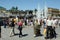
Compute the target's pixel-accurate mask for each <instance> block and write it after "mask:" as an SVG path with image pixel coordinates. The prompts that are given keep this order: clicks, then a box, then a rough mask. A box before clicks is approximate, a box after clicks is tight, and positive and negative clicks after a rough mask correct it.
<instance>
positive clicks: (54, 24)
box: [53, 19, 57, 38]
mask: <svg viewBox="0 0 60 40" xmlns="http://www.w3.org/2000/svg"><path fill="white" fill-rule="evenodd" d="M56 23H57V22H56V21H55V19H53V34H54V35H53V36H54V37H55V38H56V34H57V33H56V31H55V29H56V27H57V26H56Z"/></svg>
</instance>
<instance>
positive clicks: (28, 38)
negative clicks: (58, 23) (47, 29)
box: [0, 26, 60, 40]
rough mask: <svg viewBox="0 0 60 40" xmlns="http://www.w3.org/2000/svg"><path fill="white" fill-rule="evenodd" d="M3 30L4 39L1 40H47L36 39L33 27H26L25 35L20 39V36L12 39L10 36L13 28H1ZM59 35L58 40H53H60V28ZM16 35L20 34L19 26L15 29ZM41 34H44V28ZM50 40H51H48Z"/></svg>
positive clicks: (41, 37) (24, 29)
mask: <svg viewBox="0 0 60 40" xmlns="http://www.w3.org/2000/svg"><path fill="white" fill-rule="evenodd" d="M1 28H2V34H1V35H2V37H1V38H0V39H1V40H45V39H44V36H39V37H34V36H33V35H34V31H33V27H31V26H25V28H23V35H24V36H22V37H20V38H19V36H18V35H15V36H12V37H10V36H9V34H10V29H11V28H8V27H7V28H4V27H3V26H2V27H1ZM56 31H57V33H58V35H57V38H56V39H55V38H53V39H51V40H60V27H58V28H57V29H56ZM15 33H16V34H17V33H19V31H18V29H17V26H16V28H15ZM41 33H43V28H41ZM48 40H49V39H48Z"/></svg>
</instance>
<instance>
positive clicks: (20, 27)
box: [18, 20, 23, 37]
mask: <svg viewBox="0 0 60 40" xmlns="http://www.w3.org/2000/svg"><path fill="white" fill-rule="evenodd" d="M22 25H23V22H22V21H21V20H19V22H18V30H19V37H20V36H22Z"/></svg>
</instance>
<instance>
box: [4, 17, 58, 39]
mask: <svg viewBox="0 0 60 40" xmlns="http://www.w3.org/2000/svg"><path fill="white" fill-rule="evenodd" d="M57 23H58V21H57V20H56V19H54V18H52V17H51V16H49V17H48V18H45V19H33V20H32V19H31V20H28V19H18V20H16V19H14V18H12V19H11V20H10V21H9V23H7V21H6V20H4V22H3V25H4V28H6V25H7V24H8V25H9V26H10V27H11V31H10V37H11V36H12V35H15V31H14V28H15V25H18V30H19V37H20V36H22V28H23V27H22V26H23V25H28V26H30V25H31V26H33V29H34V37H36V36H42V33H41V27H42V26H43V28H44V35H45V39H49V38H53V37H55V38H56V34H57V33H56V31H55V29H56V28H57V25H58V24H57Z"/></svg>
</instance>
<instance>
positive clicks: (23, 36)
mask: <svg viewBox="0 0 60 40" xmlns="http://www.w3.org/2000/svg"><path fill="white" fill-rule="evenodd" d="M17 35H19V33H16V34H15V35H13V36H17ZM25 36H28V34H23V35H22V37H25Z"/></svg>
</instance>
